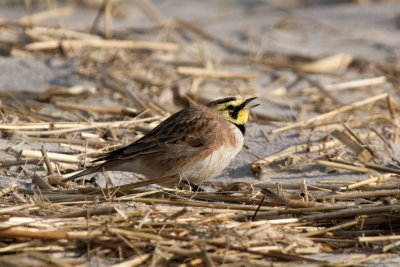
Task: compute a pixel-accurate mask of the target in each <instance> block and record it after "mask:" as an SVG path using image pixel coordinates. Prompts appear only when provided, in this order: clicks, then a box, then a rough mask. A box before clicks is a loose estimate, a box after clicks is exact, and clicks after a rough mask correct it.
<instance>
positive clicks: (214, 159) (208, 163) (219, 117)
mask: <svg viewBox="0 0 400 267" xmlns="http://www.w3.org/2000/svg"><path fill="white" fill-rule="evenodd" d="M256 98H257V97H252V98H248V99H243V98H238V97H225V98H221V99H217V100H214V101H212V102H210V103H208V104H206V105H204V106H203V105H198V106H192V107H188V108H185V109H182V110H180V111H178V112H176V113H175V114H173V115H171V116H170V117H168V118H167V119H165V120H164V121H162V122H161V123H160V124H159V125H158V126H157V127H155V128H154V129H153V130H151V131H150V132H148V133H147V134H146V135H144V136H143V137H141V138H140V139H138V140H136V141H135V142H133V143H131V144H129V145H127V146H125V147H122V148H120V149H117V150H115V151H111V152H108V153H105V154H103V155H100V156H99V157H98V158H97V159H95V160H94V161H93V162H92V163H94V165H93V166H92V167H89V168H87V169H85V170H82V171H80V172H79V173H76V174H74V175H73V176H71V177H69V178H66V179H64V182H66V181H71V180H74V179H76V178H78V177H81V176H85V175H89V174H93V173H97V172H101V171H126V172H134V173H139V174H142V175H144V176H145V177H146V178H161V177H168V176H171V177H179V178H180V179H181V180H183V181H187V182H188V183H189V185H190V184H193V185H201V184H202V183H203V182H204V181H206V180H208V179H211V178H213V177H215V176H217V175H219V174H220V173H221V172H222V171H223V170H224V169H225V168H226V167H227V166H228V165H229V163H230V162H231V161H232V159H233V158H234V157H235V156H236V155H237V154H238V153H239V152H240V150H241V149H242V147H243V143H244V135H245V131H246V128H245V125H246V123H247V121H248V118H249V113H250V110H251V109H252V108H254V107H256V106H258V104H256V105H249V104H250V102H252V101H253V100H255V99H256ZM175 181H176V180H174V183H173V184H174V185H175V184H176V182H175ZM167 187H172V185H171V184H170V185H167Z"/></svg>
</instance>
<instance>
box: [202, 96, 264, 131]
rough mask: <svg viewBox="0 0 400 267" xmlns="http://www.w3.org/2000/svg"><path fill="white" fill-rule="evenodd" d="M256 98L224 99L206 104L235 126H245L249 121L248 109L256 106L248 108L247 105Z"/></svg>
mask: <svg viewBox="0 0 400 267" xmlns="http://www.w3.org/2000/svg"><path fill="white" fill-rule="evenodd" d="M256 98H257V97H252V98H248V99H241V98H236V97H226V98H221V99H217V100H215V101H212V102H210V103H208V104H207V107H210V108H215V109H216V110H218V111H219V113H220V114H221V116H222V117H224V118H225V119H226V120H228V121H230V122H232V123H234V124H236V125H245V124H246V122H247V120H248V119H249V113H250V109H252V108H254V107H256V106H258V104H256V105H251V106H249V103H250V102H251V101H253V100H254V99H256Z"/></svg>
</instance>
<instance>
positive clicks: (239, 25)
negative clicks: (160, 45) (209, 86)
mask: <svg viewBox="0 0 400 267" xmlns="http://www.w3.org/2000/svg"><path fill="white" fill-rule="evenodd" d="M125 2H129V1H125ZM152 2H153V3H154V4H155V6H156V7H157V8H158V9H159V11H160V15H161V17H162V19H165V20H168V19H171V18H173V17H175V18H176V17H179V18H182V19H185V20H188V21H191V22H192V23H194V24H195V25H198V26H199V27H201V28H203V29H206V30H207V31H208V32H210V33H212V34H214V35H216V36H220V37H222V38H224V39H226V40H230V41H231V42H232V43H235V44H239V45H247V44H250V45H248V49H249V50H254V51H257V50H258V49H264V50H265V51H268V52H269V53H270V52H271V53H273V52H277V53H290V54H298V55H304V56H312V57H321V56H324V55H330V54H335V53H349V54H351V55H353V56H355V57H356V58H359V59H368V60H371V61H373V62H382V61H391V60H393V59H394V56H395V55H396V54H397V53H398V52H399V51H398V44H399V43H400V30H399V29H398V28H397V27H396V15H398V14H399V12H400V4H396V3H395V2H396V1H388V3H386V4H365V5H356V4H334V5H329V4H326V5H323V4H317V2H318V1H308V3H310V5H308V6H302V7H296V6H294V7H293V6H284V5H283V4H282V6H277V5H273V4H268V1H212V0H208V1H152ZM273 2H276V4H279V1H273ZM327 2H328V1H327ZM123 12H124V13H125V16H124V17H122V18H119V19H116V20H114V21H113V30H114V34H115V35H118V32H119V31H122V30H125V29H130V28H134V29H137V28H141V27H145V28H147V27H151V26H152V25H154V24H155V23H154V21H150V20H149V19H148V18H147V17H145V16H143V14H142V12H141V11H140V10H138V7H137V6H136V5H135V4H132V3H129V4H128V3H125V4H123ZM25 14H26V12H25V10H24V9H23V7H21V6H20V5H16V6H13V5H10V4H9V1H2V2H1V3H0V17H1V18H5V19H8V20H13V19H15V18H19V17H21V16H23V15H25ZM95 15H96V10H95V9H90V8H83V7H82V8H79V9H77V10H75V12H74V14H73V15H70V16H65V17H60V18H58V19H57V20H50V21H46V22H43V23H42V24H43V25H54V24H55V23H58V24H60V25H64V26H66V27H67V28H71V29H76V30H83V31H87V30H88V29H89V28H90V26H91V23H92V22H93V19H94V17H95ZM132 35H134V33H132ZM249 39H250V40H251V42H249V41H248V40H249ZM260 43H262V44H263V45H255V44H260ZM263 46H264V47H263ZM208 53H210V55H209V56H215V57H218V56H220V55H221V53H222V54H223V53H226V52H224V51H221V50H219V49H210V50H209V51H208ZM75 67H76V62H74V61H72V60H64V59H61V58H40V59H29V58H18V57H0V69H1V72H0V90H1V91H14V90H18V91H35V92H40V91H44V90H46V89H47V88H49V87H51V86H57V85H60V86H72V85H77V84H86V85H95V81H93V80H86V79H84V78H82V77H80V76H78V75H77V74H75V73H74V69H75ZM315 78H316V79H321V80H320V82H322V83H323V82H325V80H329V79H330V78H329V77H328V78H327V77H315ZM268 82H269V78H268V77H266V78H265V79H261V80H259V81H257V83H258V84H257V86H259V87H263V86H266V85H267V84H268ZM389 90H390V88H389ZM336 97H337V98H338V99H339V100H340V101H342V103H346V102H349V101H350V100H351V99H353V98H354V97H355V98H357V96H354V95H349V96H346V95H338V96H336ZM262 109H263V110H265V111H266V112H269V109H270V107H269V106H268V103H265V104H264V105H263V108H262ZM271 112H272V113H274V114H275V113H276V114H279V110H278V111H276V110H274V109H273V107H271ZM281 115H282V114H281ZM292 115H293V114H292ZM282 116H284V115H282ZM294 116H295V117H296V116H297V115H296V114H294ZM273 128H274V127H273V126H271V125H259V124H256V123H251V124H250V125H249V127H248V131H247V135H246V148H244V149H243V151H242V152H241V153H240V154H239V156H238V157H237V159H235V161H234V162H233V163H232V164H231V166H230V167H229V168H228V169H227V170H226V171H225V173H224V174H222V175H221V176H220V177H218V178H217V180H220V181H221V180H232V179H234V180H240V181H257V178H255V177H254V175H253V174H252V172H251V170H250V167H249V163H251V162H252V161H254V160H256V159H258V158H261V157H263V156H266V155H269V154H271V153H273V152H277V151H279V150H281V149H283V148H285V147H287V146H289V145H294V144H299V143H302V142H306V141H307V137H304V136H300V135H298V133H296V132H287V133H284V134H283V135H279V136H272V137H269V138H266V137H265V135H264V133H268V131H269V130H271V129H273ZM263 132H264V133H263ZM16 144H17V143H10V141H9V140H7V139H0V148H7V147H10V146H12V145H16ZM40 145H41V144H33V147H37V148H38V147H40ZM47 146H49V148H50V149H55V150H56V149H57V147H55V145H51V144H50V145H48V144H47ZM22 147H32V144H30V145H26V144H23V145H21V147H20V148H22ZM0 156H1V157H2V158H8V157H10V156H9V155H7V153H5V152H1V154H0ZM114 175H115V176H111V177H117V176H118V179H116V180H115V181H114V182H115V183H116V184H118V183H121V184H122V183H126V182H129V181H130V179H131V176H130V175H129V174H124V175H123V176H122V177H123V178H121V175H120V174H114ZM338 177H339V178H340V179H341V180H343V179H351V180H355V179H357V178H358V179H361V178H363V177H364V176H363V175H354V174H350V173H347V172H345V171H343V172H337V173H335V174H329V175H328V174H326V173H325V172H323V171H321V170H319V169H318V168H314V169H309V170H307V171H306V172H273V171H272V170H271V172H268V173H265V174H264V175H263V176H262V177H261V178H259V179H260V181H280V182H298V181H301V180H302V179H307V182H310V183H313V182H317V181H319V180H330V179H338ZM10 179H11V178H10V177H7V176H2V179H0V186H1V185H5V184H8V183H9V182H10ZM21 182H22V183H24V181H23V180H21ZM26 185H28V184H26ZM323 257H325V256H324V255H321V258H323ZM399 262H400V257H399V258H397V259H387V260H386V261H385V260H380V261H379V262H373V261H371V262H370V263H368V264H367V265H366V266H372V265H374V264H375V265H376V264H379V265H380V266H383V265H387V266H389V265H391V266H397V265H396V264H398V263H399Z"/></svg>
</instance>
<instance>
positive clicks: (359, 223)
mask: <svg viewBox="0 0 400 267" xmlns="http://www.w3.org/2000/svg"><path fill="white" fill-rule="evenodd" d="M138 3H139V5H140V6H141V9H142V10H143V12H144V13H145V14H146V15H147V16H149V17H150V18H151V19H152V20H154V21H156V22H157V23H159V24H160V25H162V27H161V26H160V27H155V28H154V29H144V31H146V30H148V31H149V32H152V34H147V35H146V36H147V38H148V39H146V40H140V39H139V38H136V37H134V38H132V39H130V40H123V39H117V38H115V39H106V38H103V37H100V36H99V35H96V34H95V32H96V30H95V29H96V28H98V27H99V25H97V24H98V19H96V21H95V22H94V24H93V27H92V29H93V30H92V32H91V33H82V32H75V31H72V30H69V29H63V28H46V27H35V26H34V25H35V23H38V22H39V21H41V20H46V19H49V18H50V17H54V16H57V15H68V14H70V12H71V8H72V7H64V8H58V9H54V10H49V11H48V12H43V13H40V14H32V15H31V16H27V17H23V18H20V19H19V20H17V21H15V22H10V21H2V22H1V24H2V27H3V28H4V29H5V30H6V31H10V32H14V33H15V34H16V35H18V36H19V37H20V39H18V41H15V42H14V43H9V44H8V46H7V47H8V48H7V49H8V50H7V51H6V52H8V53H9V54H10V55H12V56H19V57H32V58H36V57H38V58H40V57H42V56H49V55H51V56H54V57H69V58H73V59H75V60H77V61H78V62H79V66H78V67H77V69H76V72H77V73H79V74H80V75H82V76H85V77H87V78H89V79H92V80H96V82H97V88H92V87H87V86H80V85H77V86H74V87H70V88H65V87H57V88H48V89H47V90H45V91H44V92H43V93H40V94H35V93H14V92H3V93H1V94H2V95H1V96H2V102H1V104H0V110H1V120H2V122H1V124H0V131H1V132H2V134H3V135H4V136H5V137H6V138H8V139H9V140H10V142H12V143H13V144H15V145H12V146H10V147H9V149H8V150H7V153H9V154H10V155H13V158H12V159H8V160H4V161H3V162H1V166H2V168H3V173H4V174H5V176H9V177H19V178H20V177H24V178H25V179H26V181H29V182H32V187H29V186H26V185H23V184H22V183H17V182H11V183H10V184H9V185H8V186H6V187H3V188H1V189H0V197H1V199H2V201H1V207H0V217H1V220H0V239H1V242H0V254H1V255H3V256H2V257H0V263H1V264H0V265H11V264H15V265H18V264H24V263H26V262H28V261H31V264H32V266H36V265H35V264H36V263H37V266H43V265H49V266H82V265H84V264H85V262H86V261H90V260H92V261H93V259H96V260H102V263H104V264H114V263H118V264H116V265H115V266H163V265H176V266H241V265H246V266H249V265H252V266H293V264H299V263H302V264H307V266H353V265H358V264H361V263H362V262H364V261H368V260H370V259H373V258H380V257H382V258H387V257H392V256H395V255H397V254H395V253H396V252H398V247H399V246H400V242H399V241H398V240H400V236H399V235H398V233H399V231H400V225H399V220H398V218H399V216H400V204H399V202H398V199H399V194H400V190H399V174H400V169H399V168H398V167H397V166H398V164H399V162H398V158H397V157H396V151H395V149H394V146H393V144H398V143H399V141H400V140H399V129H398V128H399V119H400V116H399V113H398V108H397V105H396V103H395V101H394V100H393V97H392V96H391V95H390V94H389V93H388V92H387V90H385V89H384V87H383V85H386V86H397V85H398V80H396V78H395V77H396V75H395V74H396V70H395V69H394V68H392V66H390V65H389V64H388V65H382V66H377V65H374V64H372V63H368V62H362V61H357V59H353V58H351V57H349V56H348V55H334V56H331V57H327V58H323V59H313V58H304V57H297V56H295V55H279V56H277V55H261V56H260V55H259V54H254V55H253V54H249V55H248V52H247V50H246V49H244V48H242V47H240V46H237V45H234V44H231V43H229V42H227V41H225V40H223V39H221V38H219V37H216V36H213V35H211V34H210V33H208V32H206V31H205V30H203V29H201V28H199V27H197V26H195V25H192V24H190V23H189V22H187V21H183V20H180V19H176V20H174V21H172V22H171V21H169V22H165V20H164V19H163V18H162V16H161V15H160V14H159V12H158V11H157V10H156V9H155V7H154V6H152V5H151V4H149V3H147V2H145V1H138ZM109 5H111V1H104V2H103V5H101V7H100V9H99V16H102V14H103V13H105V16H106V17H107V19H106V20H105V21H108V22H106V24H105V25H104V32H105V36H107V37H109V38H111V36H113V35H115V34H116V33H113V32H112V31H111V27H110V25H109V23H110V14H108V13H109V12H110V10H109V9H110V6H109ZM107 12H108V13H107ZM158 34H165V35H166V37H165V39H164V40H161V41H160V40H157V41H154V40H155V39H156V38H155V36H157V35H158ZM182 34H186V35H188V36H191V38H192V40H193V41H192V44H191V45H192V46H193V43H194V44H196V45H199V50H201V49H203V48H201V47H200V44H198V43H201V42H208V43H209V44H210V45H214V46H217V47H219V48H220V49H223V50H224V51H225V52H226V55H228V56H223V57H222V60H220V61H219V63H218V64H214V63H215V62H213V61H212V59H210V58H202V57H201V56H200V53H199V54H195V55H194V54H193V49H192V47H189V43H188V42H189V41H188V40H186V39H184V38H181V37H182V36H181V35H182ZM149 35H150V36H152V37H153V38H154V40H151V37H148V36H149ZM27 37H29V38H27ZM351 62H352V64H351ZM350 64H351V65H350ZM366 65H368V66H369V68H368V73H367V74H368V75H369V76H373V77H370V78H367V79H366V78H363V77H354V79H353V80H352V81H346V82H343V81H338V82H336V83H333V84H327V85H321V84H319V83H318V82H316V81H314V80H312V79H311V78H310V77H311V76H309V73H314V74H315V73H317V74H320V75H323V74H326V73H330V74H332V73H338V72H339V73H343V72H357V73H363V69H365V66H366ZM242 66H258V67H262V68H268V70H269V71H270V72H275V74H277V76H278V78H277V79H276V80H274V81H272V82H271V88H269V89H270V90H268V91H266V90H265V91H262V90H261V89H260V88H256V87H252V85H254V84H252V83H250V81H251V80H257V79H259V78H260V76H262V75H265V73H262V71H260V69H261V68H257V67H254V68H252V69H251V70H250V71H248V70H247V71H242V70H239V71H238V70H237V68H236V67H242ZM293 77H296V79H297V80H298V81H297V82H296V83H298V82H299V81H302V82H305V83H306V86H305V87H304V86H303V87H301V86H299V88H295V89H290V90H289V87H292V86H293V84H294V82H295V81H294V80H293V79H292V78H293ZM214 85H216V86H220V87H223V88H225V89H226V87H229V86H231V87H230V88H231V89H226V90H225V89H224V90H225V91H224V90H222V94H224V93H226V94H237V93H239V94H242V95H252V96H254V95H256V96H259V97H260V101H261V102H262V103H264V104H266V105H267V106H268V105H269V104H271V103H269V102H268V101H269V99H270V97H271V98H272V96H274V97H282V96H284V97H282V98H281V99H280V101H279V100H278V101H277V102H276V103H274V104H276V105H278V106H280V108H281V109H282V110H283V112H286V111H288V110H292V109H295V110H296V111H298V117H299V119H298V120H297V121H296V122H287V120H283V119H281V118H282V117H279V116H272V115H270V114H269V112H268V111H267V112H265V111H262V110H261V111H258V112H256V114H255V117H256V118H255V121H256V122H258V123H269V124H271V125H276V126H275V127H274V129H273V130H271V131H269V132H265V135H266V138H267V139H271V140H272V139H274V138H275V137H276V136H284V135H285V134H286V133H287V132H290V133H293V132H295V133H298V134H299V135H303V136H308V137H309V140H310V141H309V142H306V143H302V144H296V145H294V146H289V147H287V148H285V149H283V150H281V151H278V152H276V153H273V154H270V155H266V157H264V158H262V159H259V160H257V161H255V162H253V163H252V164H251V167H252V169H253V171H254V173H255V174H256V175H258V176H259V177H261V181H259V182H256V183H248V182H246V183H245V182H243V183H230V184H222V183H218V182H213V183H212V184H211V183H210V184H208V185H206V192H191V191H185V190H178V189H166V188H162V187H160V186H151V184H152V183H156V182H157V183H158V182H162V181H163V180H165V179H166V178H160V179H158V180H151V181H147V180H142V181H138V182H135V183H132V184H128V185H123V186H114V187H113V186H111V187H106V188H101V189H100V188H98V187H96V186H95V185H93V184H90V182H89V181H83V182H82V181H79V183H75V182H64V181H65V179H66V178H68V177H69V176H70V175H71V173H72V172H74V171H76V170H78V169H80V168H81V166H83V165H87V164H90V160H91V159H92V158H95V157H96V156H98V155H100V154H102V153H104V152H107V151H110V150H113V149H116V148H118V147H121V146H123V145H125V144H127V143H128V142H131V141H132V140H135V139H137V138H139V137H140V136H142V135H143V134H145V133H146V132H148V131H149V130H150V129H152V128H153V127H154V126H155V125H157V124H158V123H159V122H160V121H162V120H163V119H164V118H166V117H167V116H169V115H170V114H172V113H173V112H175V111H176V110H177V109H179V108H181V107H182V106H185V105H188V104H189V103H192V102H203V101H205V100H208V98H214V97H217V96H218V95H219V94H220V93H221V92H216V93H213V94H211V95H209V94H208V93H207V91H205V92H203V91H202V90H200V89H202V88H207V86H214ZM199 88H200V89H199ZM339 90H340V91H347V90H356V91H355V93H354V95H356V96H358V95H361V96H365V97H363V98H362V99H360V98H358V99H355V100H354V101H352V102H351V103H346V104H343V103H340V101H338V99H337V98H336V97H335V92H337V91H339ZM357 90H360V92H361V93H360V94H357ZM267 99H268V100H267ZM282 99H283V100H282ZM292 100H301V101H297V102H296V103H297V104H294V105H291V104H286V101H288V102H291V101H292ZM263 101H264V102H263ZM310 114H313V115H310ZM19 142H24V143H27V144H49V143H51V144H57V145H58V147H59V148H60V149H59V150H57V151H48V150H46V149H45V148H44V147H42V148H41V149H37V148H36V149H35V148H29V149H26V148H23V149H21V148H20V146H19V145H18V143H19ZM321 166H323V169H322V173H324V172H325V173H328V172H332V171H339V170H346V171H348V172H350V173H364V174H366V176H367V177H366V178H365V179H358V180H349V179H346V180H343V181H342V180H340V177H341V176H340V175H338V176H337V177H338V179H337V180H335V181H321V182H318V183H310V182H307V181H306V180H304V181H303V182H301V183H297V184H296V183H283V182H282V183H272V182H269V181H263V180H262V177H263V174H264V173H265V172H268V171H269V170H275V171H277V170H281V171H295V172H299V171H304V172H307V168H318V167H321ZM339 173H340V172H339ZM344 175H345V174H344ZM333 252H335V253H338V252H340V253H359V255H358V256H357V257H352V258H349V259H348V260H346V262H343V261H342V260H316V259H313V258H312V257H310V255H318V254H320V253H333ZM371 252H373V253H374V254H373V255H372V256H371Z"/></svg>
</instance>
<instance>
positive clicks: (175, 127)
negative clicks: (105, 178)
mask: <svg viewBox="0 0 400 267" xmlns="http://www.w3.org/2000/svg"><path fill="white" fill-rule="evenodd" d="M213 112H214V111H213V110H209V109H208V108H206V107H193V108H186V109H183V110H181V111H179V112H177V113H175V114H174V115H172V116H171V117H169V118H168V119H166V120H165V121H163V122H162V123H161V124H160V125H158V126H157V127H156V128H154V129H153V130H152V131H150V132H149V133H148V134H147V135H145V136H143V137H142V138H140V139H139V140H137V141H136V142H134V143H132V144H130V145H128V146H126V147H123V148H120V149H118V150H116V151H113V152H110V153H108V154H106V155H104V156H103V157H101V158H99V159H97V160H96V161H102V160H123V159H128V158H133V157H137V156H142V155H146V156H154V157H168V158H178V157H182V156H187V157H190V156H191V155H194V154H197V153H200V152H201V151H203V150H205V149H207V148H209V147H210V146H211V145H212V144H213V141H214V140H215V136H216V130H217V127H218V125H217V120H215V113H213Z"/></svg>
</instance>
